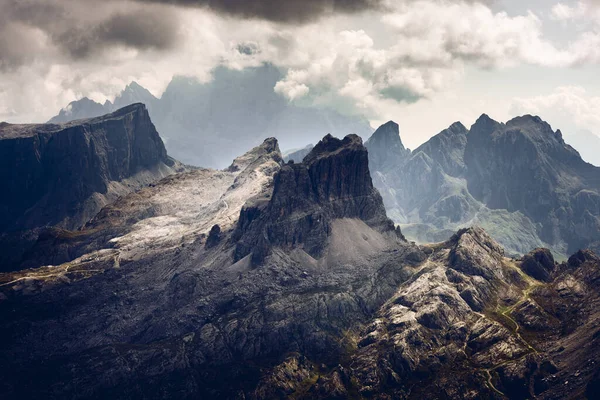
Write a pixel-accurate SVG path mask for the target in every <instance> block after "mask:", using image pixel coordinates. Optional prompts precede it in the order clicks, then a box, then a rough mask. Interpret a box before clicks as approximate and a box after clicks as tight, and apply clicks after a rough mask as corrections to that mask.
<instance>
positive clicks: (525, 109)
mask: <svg viewBox="0 0 600 400" xmlns="http://www.w3.org/2000/svg"><path fill="white" fill-rule="evenodd" d="M511 113H513V114H514V115H521V114H534V115H539V116H540V117H542V118H543V119H545V120H547V121H550V122H551V123H552V125H554V126H555V128H560V129H561V130H563V132H565V133H567V134H568V133H576V132H577V131H579V130H582V129H585V130H589V131H591V132H596V133H600V97H598V96H593V95H591V94H590V93H588V92H587V91H586V89H584V88H582V87H580V86H562V87H558V88H556V89H555V90H554V92H553V93H550V94H548V95H541V96H535V97H527V98H516V99H514V100H513V104H512V106H511Z"/></svg>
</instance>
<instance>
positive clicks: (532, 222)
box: [367, 114, 600, 257]
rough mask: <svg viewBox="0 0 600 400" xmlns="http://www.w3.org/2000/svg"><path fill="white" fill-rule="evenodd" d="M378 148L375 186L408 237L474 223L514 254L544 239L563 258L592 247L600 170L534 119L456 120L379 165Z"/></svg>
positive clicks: (437, 235) (431, 237) (437, 234)
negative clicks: (466, 122) (469, 122)
mask: <svg viewBox="0 0 600 400" xmlns="http://www.w3.org/2000/svg"><path fill="white" fill-rule="evenodd" d="M367 143H368V142H367ZM377 151H378V149H376V148H371V149H370V161H372V165H373V167H374V173H373V175H374V176H375V177H376V178H375V180H374V182H375V185H376V187H377V188H378V189H379V190H380V191H381V192H382V194H383V197H384V200H385V203H386V208H387V209H388V212H389V213H390V215H391V216H392V218H393V219H394V220H395V221H396V222H398V223H400V224H401V225H402V226H403V230H404V231H405V233H406V234H407V236H408V237H410V238H413V239H416V240H418V241H425V242H427V241H439V240H441V239H444V238H447V237H449V235H450V234H451V232H452V231H453V230H455V229H458V228H460V227H462V226H468V225H470V224H480V225H483V226H485V227H486V229H487V230H488V231H489V232H490V233H491V234H492V236H494V237H495V238H497V239H498V240H500V242H501V243H502V244H503V245H505V246H506V247H507V248H508V249H509V251H511V252H512V253H514V254H518V253H521V254H523V253H526V252H527V251H529V249H531V248H533V247H540V246H544V247H551V248H553V250H554V251H555V252H556V254H558V255H561V257H566V256H567V254H570V253H572V252H574V251H576V250H577V249H579V248H580V247H587V246H592V247H594V246H596V244H595V240H594V237H597V236H598V233H599V232H600V225H599V222H598V215H599V213H598V212H597V211H594V210H596V209H597V206H596V205H595V204H596V203H595V202H596V200H594V199H596V198H597V196H598V193H599V190H600V186H599V185H598V182H599V179H600V172H599V171H600V170H599V169H598V168H597V167H594V166H592V165H591V164H588V163H586V162H584V161H583V160H582V159H581V157H580V155H579V153H578V152H577V151H576V150H575V149H573V148H572V147H571V146H569V145H568V144H567V143H565V141H564V140H563V137H562V133H561V132H560V130H557V131H554V130H552V128H551V127H550V125H549V124H547V123H546V122H544V121H542V120H541V118H539V117H535V116H531V115H525V116H521V117H516V118H514V119H512V120H510V121H508V122H507V123H506V124H503V123H499V122H496V121H494V120H492V119H491V118H490V117H489V116H488V115H486V114H483V115H482V116H481V117H479V118H478V120H477V121H476V122H475V123H474V124H473V126H472V127H471V129H470V130H467V129H466V128H465V127H464V126H463V125H462V124H460V123H455V124H453V125H451V126H450V127H449V128H448V129H446V130H444V131H442V132H440V133H439V134H438V135H435V136H434V137H432V138H431V139H430V140H429V141H427V142H426V143H424V144H423V145H421V146H419V147H418V148H417V149H416V150H414V151H413V152H412V153H411V154H410V156H409V157H406V156H404V155H396V156H395V159H393V162H391V163H390V166H386V167H385V168H382V167H381V166H379V159H378V157H379V155H378V154H377ZM381 151H382V150H380V152H381ZM385 151H387V150H385ZM385 151H384V154H388V153H385ZM394 160H395V161H394ZM378 168H379V169H378ZM511 176H512V177H513V178H511ZM536 190H538V191H539V193H536V192H535V191H536ZM542 193H543V194H542ZM580 198H581V200H579V199H580ZM584 198H585V200H584ZM548 202H550V203H548ZM584 204H585V205H584ZM562 209H565V210H567V211H566V212H567V213H566V214H564V215H562V214H556V213H560V212H562V211H560V210H562ZM585 210H591V212H592V214H590V215H587V214H586V213H585V212H584V211H585ZM594 227H595V228H594Z"/></svg>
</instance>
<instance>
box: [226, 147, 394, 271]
mask: <svg viewBox="0 0 600 400" xmlns="http://www.w3.org/2000/svg"><path fill="white" fill-rule="evenodd" d="M273 181H274V183H273V192H272V194H266V195H265V194H263V195H261V196H258V197H257V198H255V199H253V200H251V201H249V202H248V203H247V204H246V206H245V207H244V208H243V209H242V212H241V214H240V218H239V222H238V227H237V232H236V234H235V235H234V238H235V239H236V240H237V241H238V243H237V248H236V254H235V258H236V260H239V259H241V258H243V257H246V256H247V255H248V254H252V260H253V262H254V263H255V264H258V263H260V262H262V261H263V260H264V258H265V257H266V256H267V255H268V254H269V253H270V251H271V248H272V247H274V246H280V247H301V248H303V249H304V250H305V251H306V252H307V253H308V254H309V255H311V256H313V257H315V258H318V257H320V256H321V255H322V254H323V251H324V250H325V248H326V247H327V242H328V237H329V235H330V233H331V229H332V228H331V224H332V222H333V221H334V220H336V219H342V218H351V219H360V220H362V221H364V222H365V223H366V224H367V225H369V226H370V227H371V228H373V229H375V230H377V231H379V232H383V233H387V232H396V231H395V227H394V224H393V223H392V222H391V221H390V220H389V219H388V218H387V216H386V213H385V208H384V206H383V201H382V199H381V196H380V195H379V192H378V191H377V190H376V189H375V188H374V187H373V183H372V181H371V175H370V173H369V167H368V155H367V150H366V148H365V147H364V146H363V144H362V140H361V139H360V137H358V136H357V135H348V136H346V137H345V138H344V139H337V138H334V137H333V136H332V135H327V136H325V137H324V138H323V140H321V141H320V142H319V143H318V144H317V145H316V146H315V148H314V149H313V150H312V151H311V152H310V153H309V154H308V155H307V156H306V157H305V158H304V161H303V162H302V163H298V164H294V163H290V164H286V165H283V166H282V167H281V170H280V171H279V172H278V173H277V174H276V175H275V177H274V180H273ZM398 233H399V232H398Z"/></svg>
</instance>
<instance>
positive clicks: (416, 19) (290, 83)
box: [263, 0, 600, 118]
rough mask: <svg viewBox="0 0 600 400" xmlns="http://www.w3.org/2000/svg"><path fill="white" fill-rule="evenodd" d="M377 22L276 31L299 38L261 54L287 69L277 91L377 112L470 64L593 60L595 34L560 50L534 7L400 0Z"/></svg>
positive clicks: (438, 86)
mask: <svg viewBox="0 0 600 400" xmlns="http://www.w3.org/2000/svg"><path fill="white" fill-rule="evenodd" d="M379 27H380V31H379V32H373V33H371V32H367V31H365V30H362V29H358V30H342V31H331V30H329V29H326V28H324V27H323V24H317V25H314V26H306V27H303V28H298V29H296V30H295V31H294V32H295V34H291V33H290V34H289V35H287V33H286V30H283V31H279V32H278V35H280V36H281V35H284V36H285V37H288V36H289V37H292V38H295V37H301V38H302V41H298V40H295V39H290V40H288V41H285V43H284V45H282V46H281V47H283V48H285V50H286V52H287V53H286V57H281V55H280V53H279V52H278V51H277V48H278V47H279V46H278V45H275V46H274V47H275V51H273V52H272V53H269V52H268V51H267V52H264V54H263V56H264V57H266V58H267V59H271V60H273V62H275V63H278V65H282V66H286V67H289V68H290V70H289V72H288V74H287V76H285V77H284V79H283V80H282V81H281V82H280V83H279V84H278V85H277V92H278V93H280V94H282V95H284V96H287V97H288V98H289V99H290V100H292V101H294V100H298V99H302V100H303V101H307V98H309V99H310V100H311V101H312V102H314V103H317V104H329V105H334V106H336V107H338V108H340V109H344V110H346V111H347V110H348V109H351V110H352V111H353V112H359V113H362V114H366V115H367V116H369V117H372V118H377V115H378V114H379V111H378V110H380V109H384V108H386V107H387V105H386V104H387V103H389V102H390V101H391V102H396V103H403V104H411V103H415V102H418V101H420V100H421V99H430V98H432V97H434V96H436V95H437V94H439V93H440V92H442V91H444V90H446V89H447V88H448V87H451V86H452V85H454V84H455V83H456V82H457V81H459V80H460V78H461V77H462V75H463V73H464V70H465V68H466V67H467V66H469V65H476V66H478V67H480V68H485V69H496V68H508V67H513V66H518V65H522V64H533V65H542V66H553V67H554V66H570V65H573V64H575V63H583V62H588V61H589V62H594V61H596V60H597V59H600V57H597V56H596V54H597V53H598V52H595V53H594V51H592V50H591V49H593V48H594V46H595V43H596V42H595V41H596V39H597V37H596V36H594V35H591V36H589V37H587V38H582V39H581V40H579V41H578V42H577V43H575V44H574V46H573V48H572V49H571V50H570V51H565V50H560V49H557V48H556V47H555V46H554V45H553V44H552V43H551V42H549V41H547V40H545V39H544V37H543V33H542V22H541V20H540V19H539V18H538V17H537V16H536V15H534V14H533V13H528V14H526V15H522V16H514V17H513V16H509V15H508V14H506V13H504V12H497V13H495V12H493V11H492V10H491V9H490V8H489V7H488V6H486V5H484V4H480V3H477V2H470V3H469V2H439V1H434V0H420V1H412V2H404V3H401V4H399V5H396V6H394V8H393V9H391V10H390V11H389V12H387V13H382V14H381V15H380V24H379ZM584 39H585V40H584ZM315 43H318V45H315ZM384 43H389V45H385V44H384ZM584 57H587V58H584Z"/></svg>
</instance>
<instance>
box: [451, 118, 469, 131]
mask: <svg viewBox="0 0 600 400" xmlns="http://www.w3.org/2000/svg"><path fill="white" fill-rule="evenodd" d="M446 131H447V132H448V133H451V134H467V133H469V130H468V129H467V128H466V127H465V126H464V125H463V124H462V122H460V121H457V122H455V123H453V124H452V125H450V127H448V129H447V130H446Z"/></svg>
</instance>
